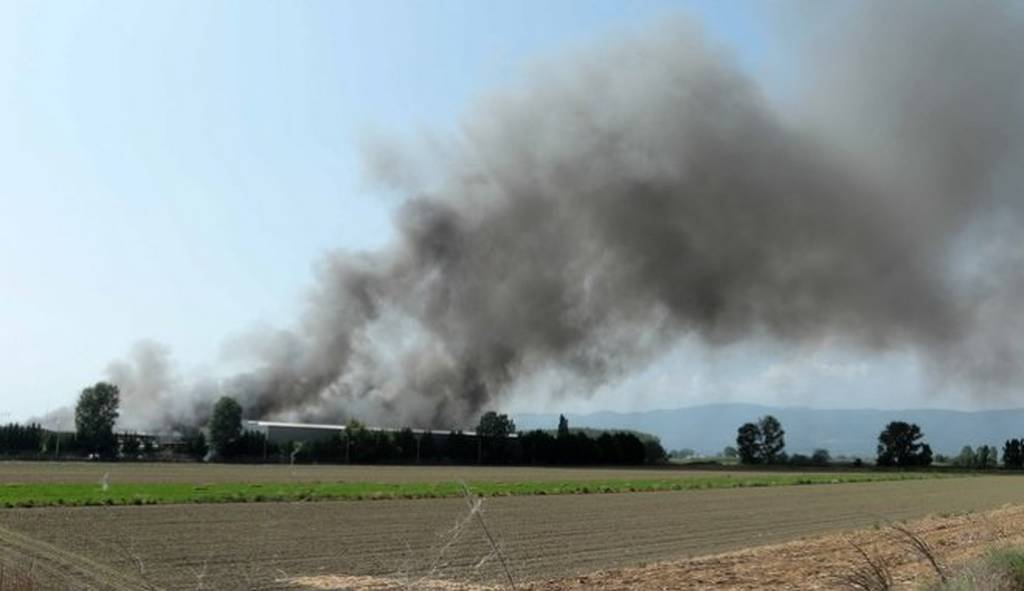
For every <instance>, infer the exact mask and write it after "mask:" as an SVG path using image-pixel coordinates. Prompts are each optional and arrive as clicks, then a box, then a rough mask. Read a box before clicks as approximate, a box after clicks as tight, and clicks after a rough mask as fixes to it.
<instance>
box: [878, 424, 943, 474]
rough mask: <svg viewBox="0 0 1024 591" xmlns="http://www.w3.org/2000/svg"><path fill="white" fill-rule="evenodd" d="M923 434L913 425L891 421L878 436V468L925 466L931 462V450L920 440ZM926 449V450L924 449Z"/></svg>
mask: <svg viewBox="0 0 1024 591" xmlns="http://www.w3.org/2000/svg"><path fill="white" fill-rule="evenodd" d="M923 437H924V433H922V432H921V428H920V427H918V426H917V425H915V424H913V423H906V422H904V421H893V422H891V423H889V424H888V425H886V427H885V429H884V430H883V431H882V432H881V433H879V434H878V450H877V451H878V457H877V459H876V463H877V464H878V465H879V466H899V467H900V468H907V467H910V466H927V465H929V464H931V462H932V453H931V451H932V450H931V448H930V447H927V446H925V445H924V444H923V443H922V442H921V439H922V438H923ZM926 447H927V449H925V448H926Z"/></svg>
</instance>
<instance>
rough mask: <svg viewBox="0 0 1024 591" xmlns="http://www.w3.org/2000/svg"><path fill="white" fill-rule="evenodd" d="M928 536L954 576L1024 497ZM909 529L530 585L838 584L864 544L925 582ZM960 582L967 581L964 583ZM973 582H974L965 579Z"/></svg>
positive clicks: (1013, 529) (924, 532)
mask: <svg viewBox="0 0 1024 591" xmlns="http://www.w3.org/2000/svg"><path fill="white" fill-rule="evenodd" d="M901 527H904V528H906V529H907V530H909V531H911V532H913V533H914V535H916V536H918V537H919V539H921V540H923V541H924V542H925V543H926V544H927V545H928V547H929V549H930V551H931V552H932V553H933V555H934V557H935V559H936V564H937V566H938V569H939V570H941V571H942V573H943V574H944V575H945V576H947V577H955V576H956V573H957V572H958V571H961V570H962V569H964V568H965V566H967V565H969V564H970V563H971V561H973V560H976V559H977V558H978V557H979V556H982V555H984V554H987V553H989V552H992V551H993V550H998V549H1000V548H1019V547H1021V546H1022V545H1024V505H1008V506H1006V507H1003V508H1000V509H996V510H994V511H986V512H978V513H967V514H957V515H950V516H938V515H935V516H931V517H927V518H924V519H919V520H914V521H911V522H909V523H905V524H902V525H901ZM908 542H909V539H908V538H907V536H906V535H904V534H901V533H900V532H898V531H896V530H894V529H892V528H891V527H887V526H883V527H873V528H867V529H859V530H855V531H846V532H843V533H841V534H828V535H824V536H817V537H813V538H809V539H804V540H798V541H794V542H788V543H784V544H774V545H769V546H761V547H758V548H754V549H748V550H739V551H735V552H728V553H723V554H718V555H713V556H707V557H702V558H694V559H689V560H679V561H671V562H662V563H656V564H651V565H646V566H643V567H633V568H622V569H612V570H607V571H600V572H595V573H591V574H589V575H585V576H582V577H573V578H571V579H559V580H551V581H545V582H541V583H534V584H529V585H527V587H526V589H528V590H529V591H584V590H587V591H612V590H621V589H679V590H685V589H707V588H715V589H732V590H737V591H739V590H743V591H760V590H762V589H807V590H811V589H814V590H820V589H836V588H844V587H846V588H848V583H849V577H850V575H851V574H853V573H854V572H855V571H856V570H857V569H859V568H864V567H867V566H868V565H867V564H866V562H865V560H864V556H863V555H861V554H860V552H859V551H858V550H857V547H859V548H861V550H863V551H864V552H865V553H866V554H867V555H868V556H869V557H870V558H871V559H872V560H875V561H877V562H878V564H881V565H884V568H885V569H887V570H888V572H889V573H890V574H891V575H892V579H893V582H894V587H895V588H896V589H921V585H922V583H923V582H927V581H929V580H935V579H937V578H938V573H937V570H936V568H935V566H932V565H931V564H930V562H929V561H928V560H927V558H926V557H925V556H923V555H922V553H921V552H920V551H917V550H915V549H914V548H913V547H911V546H910V544H909V543H908ZM306 582H307V583H309V584H310V585H311V586H315V588H320V589H338V588H342V587H339V585H337V584H335V582H336V581H335V582H332V581H331V580H330V579H319V580H318V579H314V578H311V579H308V580H306ZM957 588H960V587H957ZM965 588H967V587H965Z"/></svg>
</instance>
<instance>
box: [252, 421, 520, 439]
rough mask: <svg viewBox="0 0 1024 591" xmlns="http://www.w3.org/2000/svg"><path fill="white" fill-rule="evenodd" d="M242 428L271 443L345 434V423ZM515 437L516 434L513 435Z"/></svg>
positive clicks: (419, 431) (262, 423) (272, 423)
mask: <svg viewBox="0 0 1024 591" xmlns="http://www.w3.org/2000/svg"><path fill="white" fill-rule="evenodd" d="M242 428H243V429H245V430H246V431H256V432H259V433H262V434H263V435H265V436H266V438H267V441H268V442H269V443H288V442H306V441H324V440H326V439H330V438H331V437H333V436H335V435H344V434H345V425H323V424H316V423H286V422H280V421H243V422H242ZM365 429H366V430H367V431H384V432H390V433H397V432H398V431H399V429H387V428H383V427H365ZM412 432H413V433H415V434H417V435H423V434H426V433H432V434H434V435H447V433H448V432H447V431H443V430H434V431H428V430H426V429H412ZM462 434H463V435H465V436H467V437H476V432H475V431H463V432H462ZM511 437H515V435H514V434H513V435H511Z"/></svg>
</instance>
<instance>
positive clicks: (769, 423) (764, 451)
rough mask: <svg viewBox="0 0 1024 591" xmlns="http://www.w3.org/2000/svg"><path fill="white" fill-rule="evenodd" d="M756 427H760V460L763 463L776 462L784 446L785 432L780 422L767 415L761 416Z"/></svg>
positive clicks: (779, 458)
mask: <svg viewBox="0 0 1024 591" xmlns="http://www.w3.org/2000/svg"><path fill="white" fill-rule="evenodd" d="M758 427H759V428H760V429H761V461H762V462H763V463H765V464H775V463H778V461H779V460H781V459H782V450H783V449H785V447H786V432H785V431H784V430H783V429H782V423H780V422H779V420H778V419H776V418H775V417H773V416H771V415H767V416H764V417H761V420H760V421H759V422H758Z"/></svg>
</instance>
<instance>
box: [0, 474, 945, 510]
mask: <svg viewBox="0 0 1024 591" xmlns="http://www.w3.org/2000/svg"><path fill="white" fill-rule="evenodd" d="M943 477H945V478H949V477H950V476H944V475H941V474H933V473H892V472H888V473H846V474H802V475H793V474H785V475H763V474H758V475H749V476H747V475H743V474H723V475H716V476H707V477H682V478H666V479H656V480H648V479H644V480H621V479H614V480H580V481H563V482H545V481H540V482H470V483H468V484H467V486H468V487H469V489H470V490H471V491H472V492H473V493H474V494H477V495H481V496H485V497H496V496H512V495H516V496H519V495H571V494H593V493H624V492H654V491H677V490H678V491H682V490H710V489H725V488H747V487H766V486H795V485H807V484H841V483H851V482H880V481H894V480H922V479H929V478H943ZM462 494H463V490H462V485H461V484H459V483H457V482H438V483H372V482H303V483H300V482H291V483H271V484H267V483H263V484H247V483H216V484H202V485H195V484H183V483H145V484H131V483H123V484H122V483H111V484H110V485H109V486H108V487H107V490H103V488H102V487H101V486H99V485H97V484H51V483H45V484H44V483H32V484H3V485H0V507H7V508H12V507H52V506H81V505H156V504H172V503H260V502H277V501H326V500H353V501H355V500H374V499H434V498H446V497H458V496H461V495H462Z"/></svg>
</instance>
